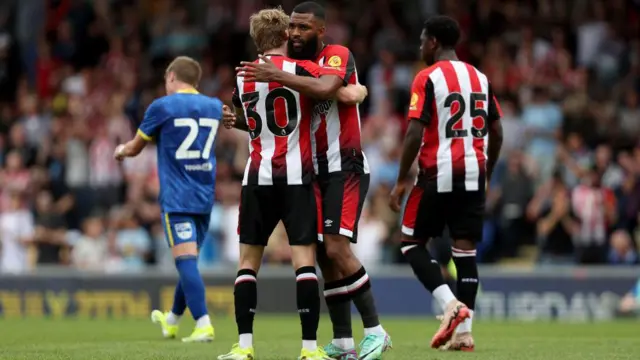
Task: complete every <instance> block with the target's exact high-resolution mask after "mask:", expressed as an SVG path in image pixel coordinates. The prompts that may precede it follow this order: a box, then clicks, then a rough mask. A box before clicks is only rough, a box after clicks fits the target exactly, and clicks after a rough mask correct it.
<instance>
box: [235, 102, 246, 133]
mask: <svg viewBox="0 0 640 360" xmlns="http://www.w3.org/2000/svg"><path fill="white" fill-rule="evenodd" d="M233 111H234V112H235V118H236V121H235V123H234V124H233V127H234V128H236V129H238V130H242V131H249V125H248V124H247V118H246V117H245V116H244V110H242V108H238V107H235V106H234V108H233Z"/></svg>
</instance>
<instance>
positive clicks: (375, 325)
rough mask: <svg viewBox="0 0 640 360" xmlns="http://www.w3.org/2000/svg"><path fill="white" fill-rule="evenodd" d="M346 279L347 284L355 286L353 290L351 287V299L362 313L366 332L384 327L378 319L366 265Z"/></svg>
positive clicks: (374, 331)
mask: <svg viewBox="0 0 640 360" xmlns="http://www.w3.org/2000/svg"><path fill="white" fill-rule="evenodd" d="M346 280H347V281H348V283H347V286H349V287H351V288H353V290H351V289H350V295H351V299H352V300H353V303H354V304H355V306H356V309H358V312H359V313H360V317H361V318H362V325H363V326H364V328H365V334H366V333H367V332H368V331H369V332H372V333H376V330H375V329H382V327H381V326H380V320H379V319H378V310H377V309H376V302H375V300H374V299H373V294H371V281H370V280H369V275H368V274H367V271H366V270H365V269H364V266H363V267H361V268H360V269H359V270H358V271H356V272H355V274H353V275H351V276H349V277H347V278H346Z"/></svg>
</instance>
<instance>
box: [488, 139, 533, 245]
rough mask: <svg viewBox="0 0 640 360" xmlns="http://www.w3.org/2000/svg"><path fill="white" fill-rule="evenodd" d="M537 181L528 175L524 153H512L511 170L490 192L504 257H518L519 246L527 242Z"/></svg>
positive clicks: (508, 165) (496, 181) (496, 180)
mask: <svg viewBox="0 0 640 360" xmlns="http://www.w3.org/2000/svg"><path fill="white" fill-rule="evenodd" d="M533 191H534V187H533V180H532V179H531V177H530V176H529V175H528V174H527V173H526V171H525V168H524V165H523V154H522V153H521V152H512V153H511V155H510V156H509V158H508V159H507V168H506V171H504V172H503V174H502V176H500V177H499V178H497V179H495V185H494V184H492V186H491V191H490V192H489V197H490V199H489V200H488V202H490V203H495V208H496V211H497V227H498V232H499V234H500V239H499V241H500V243H499V246H497V248H498V249H500V255H501V256H506V257H514V256H516V255H517V250H518V247H519V245H521V244H522V243H523V242H524V241H525V240H526V234H527V230H528V229H527V221H526V209H527V204H529V201H530V200H531V198H532V197H533Z"/></svg>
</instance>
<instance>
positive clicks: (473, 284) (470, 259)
mask: <svg viewBox="0 0 640 360" xmlns="http://www.w3.org/2000/svg"><path fill="white" fill-rule="evenodd" d="M452 254H453V262H454V263H455V264H456V268H457V270H458V280H457V283H456V286H457V290H458V300H460V301H461V302H463V303H464V304H465V305H467V307H468V308H469V309H470V310H473V309H475V306H476V295H477V294H478V284H479V280H478V265H477V263H476V251H475V250H460V249H456V248H452ZM472 319H473V316H470V317H469V318H468V319H466V320H465V321H464V322H463V323H462V324H460V325H459V326H458V332H470V331H471V322H472Z"/></svg>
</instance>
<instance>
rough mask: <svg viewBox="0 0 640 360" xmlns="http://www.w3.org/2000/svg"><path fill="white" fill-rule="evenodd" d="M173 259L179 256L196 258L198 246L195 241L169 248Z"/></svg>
mask: <svg viewBox="0 0 640 360" xmlns="http://www.w3.org/2000/svg"><path fill="white" fill-rule="evenodd" d="M171 253H172V254H173V258H174V259H175V258H178V257H180V256H198V244H196V242H195V241H190V242H185V243H180V244H176V245H174V246H173V247H172V248H171Z"/></svg>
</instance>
